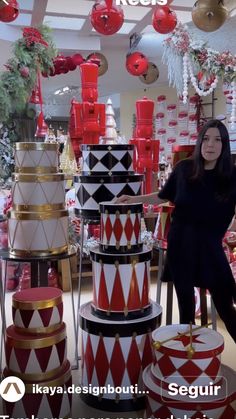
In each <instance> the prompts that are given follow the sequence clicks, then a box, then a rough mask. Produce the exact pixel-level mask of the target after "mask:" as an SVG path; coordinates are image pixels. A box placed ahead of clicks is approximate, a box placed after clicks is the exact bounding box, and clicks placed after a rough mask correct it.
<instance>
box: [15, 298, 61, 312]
mask: <svg viewBox="0 0 236 419" xmlns="http://www.w3.org/2000/svg"><path fill="white" fill-rule="evenodd" d="M61 303H62V297H61V295H59V296H57V297H55V298H50V300H46V299H45V300H41V301H18V300H14V296H13V298H12V305H13V307H14V308H15V309H19V310H40V309H46V308H51V307H55V306H58V305H59V304H61Z"/></svg>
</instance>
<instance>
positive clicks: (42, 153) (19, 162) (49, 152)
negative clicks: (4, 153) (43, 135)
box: [14, 142, 58, 174]
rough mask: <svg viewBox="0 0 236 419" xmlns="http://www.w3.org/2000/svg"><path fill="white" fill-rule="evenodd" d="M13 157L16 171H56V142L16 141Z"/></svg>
mask: <svg viewBox="0 0 236 419" xmlns="http://www.w3.org/2000/svg"><path fill="white" fill-rule="evenodd" d="M14 158H15V171H16V172H17V173H44V174H45V173H56V172H57V171H58V144H56V143H55V144H52V143H51V144H49V143H35V142H34V143H33V142H32V143H31V142H28V143H25V142H20V143H16V145H15V154H14Z"/></svg>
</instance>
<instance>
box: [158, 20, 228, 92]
mask: <svg viewBox="0 0 236 419" xmlns="http://www.w3.org/2000/svg"><path fill="white" fill-rule="evenodd" d="M187 29H188V28H187V26H184V25H182V24H181V23H178V25H177V26H176V28H175V29H174V30H173V32H172V33H171V35H170V36H169V37H168V38H167V39H165V41H164V53H163V57H162V59H163V62H164V63H165V64H167V66H168V78H169V82H170V85H173V86H174V87H176V89H177V92H178V93H179V94H182V93H183V90H184V89H185V87H186V86H184V78H183V74H184V67H185V66H186V63H188V66H186V67H188V69H189V70H190V71H189V75H190V79H191V82H192V83H193V85H194V84H195V85H196V82H194V77H195V75H197V80H198V81H199V82H201V83H202V90H203V91H204V90H205V88H208V87H209V86H212V84H213V83H214V82H215V79H216V80H218V78H220V79H222V80H223V81H224V82H226V83H232V82H235V81H236V57H235V56H234V55H232V54H231V53H230V52H229V51H223V52H222V53H220V52H218V51H215V50H213V49H211V48H208V47H207V43H206V42H205V41H203V40H197V39H196V38H193V36H191V35H190V33H189V32H188V30H187ZM187 81H188V80H187ZM204 83H205V86H204ZM194 87H195V86H194ZM214 87H215V86H214ZM214 87H213V88H214ZM209 90H210V89H209ZM208 93H210V91H209V92H208Z"/></svg>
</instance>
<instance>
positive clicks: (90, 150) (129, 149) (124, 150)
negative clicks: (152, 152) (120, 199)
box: [80, 144, 134, 176]
mask: <svg viewBox="0 0 236 419" xmlns="http://www.w3.org/2000/svg"><path fill="white" fill-rule="evenodd" d="M80 148H81V151H82V161H83V167H82V174H83V175H89V176H90V175H93V176H96V175H101V174H104V175H106V174H108V175H109V176H111V175H122V174H124V173H127V174H134V169H133V153H134V146H133V145H131V144H112V145H111V144H110V145H109V144H96V145H92V144H91V145H90V144H83V145H81V147H80Z"/></svg>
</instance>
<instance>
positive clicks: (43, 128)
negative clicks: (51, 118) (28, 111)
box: [35, 112, 48, 138]
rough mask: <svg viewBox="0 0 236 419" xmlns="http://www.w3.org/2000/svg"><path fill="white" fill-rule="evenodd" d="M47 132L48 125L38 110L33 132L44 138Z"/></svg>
mask: <svg viewBox="0 0 236 419" xmlns="http://www.w3.org/2000/svg"><path fill="white" fill-rule="evenodd" d="M47 133H48V126H47V124H46V122H45V121H44V115H43V112H40V114H39V116H38V120H37V129H36V132H35V137H39V138H45V137H46V135H47Z"/></svg>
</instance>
